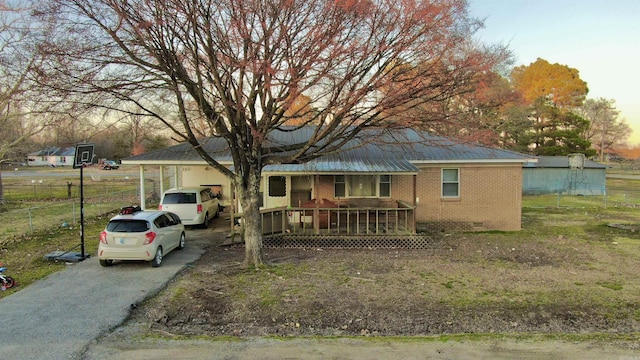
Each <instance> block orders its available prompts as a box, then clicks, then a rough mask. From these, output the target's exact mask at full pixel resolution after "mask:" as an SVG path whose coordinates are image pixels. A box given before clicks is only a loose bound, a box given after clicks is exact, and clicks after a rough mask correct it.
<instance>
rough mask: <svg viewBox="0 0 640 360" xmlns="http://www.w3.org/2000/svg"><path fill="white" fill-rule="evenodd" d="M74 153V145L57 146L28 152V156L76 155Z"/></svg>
mask: <svg viewBox="0 0 640 360" xmlns="http://www.w3.org/2000/svg"><path fill="white" fill-rule="evenodd" d="M74 155H75V148H74V147H66V148H61V147H57V146H52V147H48V148H44V149H42V150H38V151H34V152H32V153H29V154H28V156H74Z"/></svg>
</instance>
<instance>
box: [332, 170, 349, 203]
mask: <svg viewBox="0 0 640 360" xmlns="http://www.w3.org/2000/svg"><path fill="white" fill-rule="evenodd" d="M333 188H334V195H335V197H336V198H343V197H347V184H346V182H345V176H344V175H336V176H335V177H334V179H333Z"/></svg>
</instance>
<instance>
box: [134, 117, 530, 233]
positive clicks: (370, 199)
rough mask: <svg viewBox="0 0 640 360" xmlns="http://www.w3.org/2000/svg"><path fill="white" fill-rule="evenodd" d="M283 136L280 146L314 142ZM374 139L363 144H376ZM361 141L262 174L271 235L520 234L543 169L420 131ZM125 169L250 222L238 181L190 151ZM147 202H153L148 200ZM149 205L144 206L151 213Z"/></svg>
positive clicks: (152, 155)
mask: <svg viewBox="0 0 640 360" xmlns="http://www.w3.org/2000/svg"><path fill="white" fill-rule="evenodd" d="M309 131H311V130H307V129H304V128H303V129H300V130H298V131H295V132H293V133H291V132H286V133H284V132H279V131H274V132H273V133H272V135H271V136H272V139H270V140H271V141H273V142H274V143H283V144H286V143H293V142H298V141H301V140H304V138H305V136H308V135H309ZM368 135H369V134H368V133H367V132H365V133H363V136H365V137H366V136H368ZM371 136H375V137H376V141H373V142H363V141H360V140H357V139H356V140H353V141H351V142H350V143H348V144H347V145H345V147H344V149H345V150H344V151H343V152H341V153H338V154H332V155H330V156H324V157H321V158H318V159H315V160H313V161H310V162H308V163H304V164H280V165H268V166H266V167H265V168H264V169H263V173H262V176H263V181H262V185H261V187H262V189H261V190H262V191H261V193H262V209H263V212H264V214H265V218H263V224H266V225H265V226H266V227H267V229H266V230H265V233H268V232H270V231H271V232H277V231H285V229H286V231H287V232H294V233H301V232H302V233H313V234H381V233H384V234H399V235H402V234H415V233H416V232H417V231H420V230H429V231H441V230H465V231H472V230H504V231H512V230H520V229H521V208H522V172H523V165H524V164H525V163H527V162H530V161H535V159H533V158H531V157H529V156H526V155H523V154H519V153H515V152H512V151H506V150H501V149H493V148H489V147H485V146H480V145H478V144H475V143H465V142H460V141H456V140H452V139H449V138H444V137H439V136H434V135H430V134H428V133H426V132H418V131H414V130H397V131H395V132H394V133H393V134H389V133H387V134H385V135H379V134H376V135H373V132H372V133H371ZM201 143H202V145H203V148H204V149H205V150H206V151H207V152H209V153H210V154H213V156H214V158H215V159H216V160H217V161H219V162H220V163H221V164H223V165H225V166H228V167H229V168H232V166H233V163H232V161H231V156H230V154H229V153H228V151H227V150H226V149H227V146H226V143H225V142H224V140H223V139H220V138H215V137H211V138H207V139H203V140H202V142H201ZM122 163H123V164H134V165H139V166H140V174H141V184H144V167H146V166H159V167H160V172H161V174H162V176H161V179H164V178H165V177H166V174H169V177H170V178H171V185H170V186H165V184H164V183H161V184H160V187H161V190H162V189H165V188H166V187H178V186H183V187H186V186H196V185H198V186H201V185H204V186H210V187H212V188H213V189H214V191H216V192H219V193H220V194H221V201H222V203H223V204H224V205H225V206H230V207H231V208H232V210H233V211H232V213H241V209H239V208H238V204H237V203H236V202H235V200H234V196H233V189H231V183H230V180H229V179H227V178H226V177H224V176H223V175H222V174H221V173H219V172H218V171H216V170H215V169H213V168H211V167H210V166H208V165H207V164H206V163H205V162H204V160H202V159H201V158H200V157H199V156H198V155H197V154H196V152H195V151H193V149H191V145H189V144H188V143H183V144H179V145H175V146H172V147H169V148H165V149H161V150H157V151H152V152H149V153H145V154H141V155H137V156H132V157H129V158H126V159H123V160H122ZM141 193H144V192H141ZM144 201H145V200H144V199H141V202H142V205H143V206H144Z"/></svg>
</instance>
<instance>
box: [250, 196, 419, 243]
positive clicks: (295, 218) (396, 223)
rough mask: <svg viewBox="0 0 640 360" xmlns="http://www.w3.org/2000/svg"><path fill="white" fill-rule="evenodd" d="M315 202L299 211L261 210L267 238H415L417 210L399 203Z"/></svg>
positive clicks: (286, 209)
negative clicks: (381, 236) (327, 236)
mask: <svg viewBox="0 0 640 360" xmlns="http://www.w3.org/2000/svg"><path fill="white" fill-rule="evenodd" d="M372 205H374V204H373V202H371V201H368V202H367V203H361V202H357V201H351V202H346V203H345V202H342V203H341V204H338V203H336V202H333V201H330V200H327V199H322V200H321V201H315V199H314V200H312V201H311V202H309V203H307V204H305V205H304V206H300V207H291V206H288V207H279V208H271V209H263V210H261V212H260V213H261V221H262V233H263V235H264V236H265V237H267V236H274V235H281V234H296V235H346V236H348V235H383V234H384V235H412V234H415V233H416V219H415V206H413V205H410V204H408V203H406V202H403V201H400V200H391V199H386V200H384V201H379V202H377V206H372Z"/></svg>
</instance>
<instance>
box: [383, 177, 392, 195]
mask: <svg viewBox="0 0 640 360" xmlns="http://www.w3.org/2000/svg"><path fill="white" fill-rule="evenodd" d="M390 196H391V175H380V197H390Z"/></svg>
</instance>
